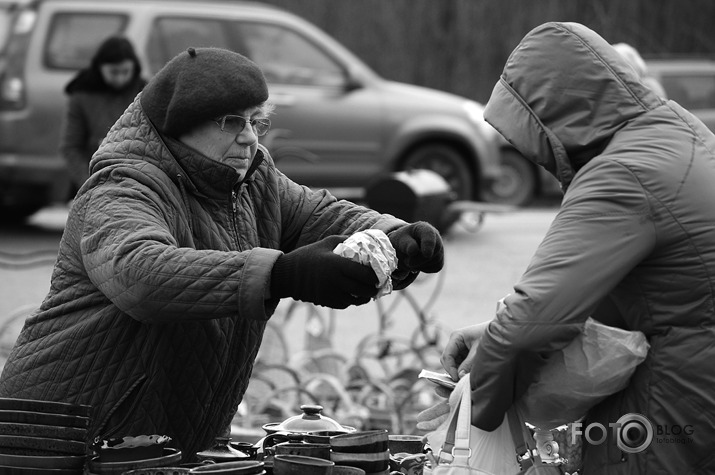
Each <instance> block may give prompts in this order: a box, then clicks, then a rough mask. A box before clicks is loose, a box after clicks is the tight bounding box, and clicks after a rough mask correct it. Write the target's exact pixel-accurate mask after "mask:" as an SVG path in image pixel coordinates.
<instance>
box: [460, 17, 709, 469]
mask: <svg viewBox="0 0 715 475" xmlns="http://www.w3.org/2000/svg"><path fill="white" fill-rule="evenodd" d="M485 117H486V119H487V120H488V121H489V122H490V123H492V124H493V125H494V126H495V127H496V128H497V129H498V130H499V131H500V132H501V133H502V134H503V135H504V136H505V137H506V138H507V139H508V140H509V141H511V142H512V143H513V144H514V145H515V146H516V147H517V149H519V150H520V151H521V152H522V153H524V154H525V155H526V156H527V157H528V158H530V159H531V160H533V161H534V162H536V163H538V164H540V165H541V166H543V167H544V168H546V169H547V170H549V171H550V172H552V173H553V174H554V175H555V176H556V177H557V178H558V179H559V180H560V182H561V184H562V186H563V188H564V189H565V190H566V191H565V194H564V198H563V203H562V206H561V209H560V210H559V213H558V214H557V216H556V217H555V219H554V221H553V223H552V225H551V227H550V229H549V231H548V232H547V234H546V236H545V238H544V240H543V241H542V242H541V244H540V246H539V248H538V249H537V251H536V253H535V255H534V257H533V259H532V260H531V262H530V263H529V266H528V268H527V270H526V272H525V274H524V275H523V276H522V277H521V279H520V280H519V281H518V282H517V284H516V285H515V286H514V292H513V293H512V294H511V295H509V296H508V297H506V299H505V304H506V305H505V307H504V309H503V310H502V311H500V312H499V313H498V315H497V316H496V318H495V320H494V321H493V322H491V323H490V325H489V327H488V330H487V333H486V334H485V337H484V339H483V340H482V341H481V343H480V345H479V348H478V351H477V355H476V360H475V362H474V366H473V368H474V369H473V372H472V375H473V378H472V380H473V382H472V384H473V393H472V400H473V408H474V412H473V416H474V417H473V422H474V423H475V424H476V425H477V426H479V427H481V428H485V429H489V430H491V429H492V428H494V427H495V426H497V425H498V424H499V423H501V421H502V417H503V415H504V412H505V411H506V410H507V408H508V407H509V406H510V405H511V404H512V402H513V401H514V400H515V399H516V398H518V397H519V396H520V395H521V394H522V393H523V392H524V390H525V389H526V387H527V386H528V385H529V383H530V381H531V380H532V379H533V377H534V374H535V372H536V371H537V370H538V368H539V367H540V366H541V365H542V364H543V362H544V361H545V357H546V356H547V355H548V354H549V352H552V351H554V350H558V349H561V348H563V347H564V346H565V345H566V344H568V342H569V341H570V340H571V339H572V338H573V337H574V336H575V334H576V333H577V332H578V331H579V329H580V328H581V326H582V325H583V322H584V320H585V319H586V318H587V317H588V316H594V318H596V319H598V320H601V321H603V322H605V323H608V324H611V325H617V326H621V327H623V328H626V329H629V330H639V331H641V332H643V333H644V334H645V335H646V337H647V338H648V341H649V343H650V351H649V354H648V357H647V359H646V361H645V362H644V363H643V364H641V365H640V366H639V367H638V368H637V369H636V372H635V374H634V376H633V378H632V379H631V381H630V384H629V386H628V387H627V388H626V389H625V390H623V391H622V392H620V393H618V394H615V395H613V396H611V397H609V398H608V399H606V400H605V401H604V402H602V403H601V404H600V405H598V406H597V407H596V408H594V409H593V410H592V411H591V412H590V413H589V415H588V418H587V420H586V421H585V422H584V427H586V426H587V425H588V424H589V423H592V422H598V423H600V424H602V425H604V426H605V427H607V428H609V427H610V426H609V424H614V423H616V422H617V421H618V420H619V418H621V417H622V416H624V415H626V414H630V413H638V414H642V415H644V416H645V417H646V418H647V419H648V420H649V421H650V423H651V429H652V431H653V432H652V435H653V436H654V437H653V440H652V443H651V444H650V446H649V447H648V448H647V449H645V451H642V452H639V453H628V451H624V450H621V449H620V448H619V447H618V445H617V440H616V438H615V437H613V434H612V432H611V430H610V429H609V432H608V438H607V440H606V441H605V442H604V443H602V444H594V445H591V444H588V443H585V446H586V447H585V461H584V473H585V474H586V475H589V474H593V473H604V474H605V473H608V474H621V473H622V474H648V475H654V474H674V473H678V474H686V473H713V472H715V452H713V447H714V446H715V431H713V427H715V391H713V388H715V365H713V364H712V362H713V361H715V206H714V205H713V204H714V203H715V136H714V135H713V134H712V133H711V132H710V131H709V130H708V129H707V128H706V127H705V126H704V125H703V124H702V122H701V121H699V120H698V119H697V118H695V117H694V116H693V115H692V114H690V113H689V112H688V111H686V110H684V109H683V108H682V107H680V106H679V105H678V104H676V103H674V102H672V101H664V100H662V99H661V98H659V97H658V96H657V95H656V94H655V93H653V92H652V91H651V90H650V89H648V88H647V87H645V86H644V85H643V84H642V83H641V82H640V81H639V80H638V78H637V77H636V75H635V72H634V71H633V69H632V68H631V67H630V66H629V65H628V64H627V63H625V62H624V60H623V59H622V58H621V57H620V56H619V55H618V53H617V52H616V51H615V50H614V49H613V48H612V47H611V46H610V45H609V44H608V43H607V42H606V41H605V40H604V39H603V38H601V37H599V36H598V35H597V34H595V33H594V32H592V31H591V30H589V29H587V28H585V27H583V26H582V25H578V24H573V23H548V24H545V25H542V26H541V27H538V28H536V29H534V30H533V31H532V32H531V33H529V34H528V35H527V36H526V37H525V38H524V39H523V40H522V42H521V43H520V44H519V46H517V48H516V49H515V50H514V52H513V53H512V55H511V56H510V57H509V60H508V61H507V64H506V66H505V68H504V72H503V74H502V77H501V79H500V80H499V82H498V84H497V85H496V87H495V89H494V92H493V94H492V97H491V99H490V100H489V103H488V104H487V107H486V111H485ZM686 426H687V432H688V433H689V439H688V438H686V437H683V438H681V439H680V440H675V439H673V438H672V437H670V436H667V435H664V434H672V433H673V431H676V432H679V433H681V435H683V436H685V434H682V431H683V429H685V428H686ZM643 435H647V431H644V432H643Z"/></svg>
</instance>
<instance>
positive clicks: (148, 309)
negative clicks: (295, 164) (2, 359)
mask: <svg viewBox="0 0 715 475" xmlns="http://www.w3.org/2000/svg"><path fill="white" fill-rule="evenodd" d="M267 99H268V89H267V85H266V82H265V79H264V76H263V73H262V72H261V70H260V69H259V68H258V67H257V66H256V65H255V64H254V63H253V62H252V61H250V60H249V59H248V58H246V57H244V56H242V55H240V54H238V53H234V52H231V51H228V50H224V49H219V48H189V49H188V50H187V51H185V52H182V53H181V54H179V55H178V56H176V57H175V58H173V59H172V60H171V61H170V62H168V63H167V65H166V66H165V67H164V68H162V69H161V70H160V71H159V72H158V73H157V74H156V75H155V76H154V77H153V78H152V80H151V81H150V82H149V83H148V84H147V86H146V87H145V88H144V90H143V91H142V92H141V93H140V94H139V95H138V96H137V98H136V99H135V100H134V102H133V103H132V104H131V105H130V106H129V107H128V108H127V110H126V111H125V112H124V114H123V115H122V116H121V117H120V118H119V120H117V122H116V123H115V125H114V126H113V127H112V129H111V130H110V131H109V133H108V135H107V137H106V139H105V140H104V141H103V143H102V145H101V146H100V147H99V149H98V150H97V152H96V153H95V154H94V156H93V158H92V161H91V163H90V171H91V174H90V177H89V179H88V180H87V181H86V182H85V183H84V185H83V186H82V187H81V188H80V190H79V192H78V193H77V196H76V198H75V199H74V201H73V204H72V206H71V208H70V211H69V216H68V219H67V225H66V228H65V231H64V234H63V237H62V240H61V243H60V250H59V256H58V259H57V262H56V265H55V268H54V271H53V274H52V280H51V285H50V291H49V293H48V295H47V297H46V298H45V300H44V301H43V302H42V304H41V307H40V308H39V309H38V310H37V311H36V312H35V313H34V314H33V315H32V316H31V317H29V318H28V320H27V321H26V323H25V325H24V327H23V329H22V331H21V333H20V335H19V337H18V339H17V341H16V343H15V346H14V348H13V350H12V352H11V355H10V356H9V358H8V360H7V363H6V364H5V367H4V369H3V372H2V375H1V376H0V397H14V398H25V399H28V398H29V399H40V400H50V401H62V402H68V403H74V404H85V405H90V406H92V408H93V416H92V418H91V420H90V425H89V430H88V436H89V439H88V441H92V440H94V439H95V438H100V439H108V438H113V437H124V436H138V435H143V434H146V435H149V434H159V435H166V436H169V437H171V438H172V444H174V446H175V447H177V448H179V449H180V450H181V451H182V456H183V459H184V461H191V460H192V459H194V457H195V455H196V453H197V452H200V451H202V450H205V449H207V448H209V447H210V446H212V445H213V443H214V440H215V437H217V436H220V435H222V434H224V433H225V431H226V429H228V427H229V426H230V423H231V420H232V418H233V416H234V414H235V412H236V410H237V407H238V404H239V403H240V402H241V399H242V396H243V394H244V392H245V391H246V387H247V385H248V382H249V378H250V376H251V371H252V368H253V363H254V360H255V358H256V354H257V352H258V349H259V346H260V344H261V338H262V335H263V333H264V330H265V327H266V322H267V321H268V319H269V318H270V317H271V315H272V314H273V312H274V311H275V309H276V306H277V305H278V303H279V300H280V299H282V298H289V297H290V298H294V299H297V300H302V301H304V302H311V303H314V304H317V305H322V306H327V307H331V308H346V307H348V306H350V305H361V304H365V303H367V302H368V301H370V299H371V298H372V297H373V296H375V295H376V293H377V291H378V289H377V286H376V284H377V282H378V279H377V276H376V275H375V272H374V271H373V270H372V268H370V267H369V266H366V265H362V264H359V263H357V262H354V261H352V260H351V259H348V258H344V257H341V256H339V255H338V254H335V253H334V252H333V250H334V249H335V247H336V246H337V245H338V244H339V243H341V242H343V241H344V240H345V239H346V238H347V237H348V236H349V235H351V234H353V233H356V232H358V231H362V230H367V229H377V230H381V231H384V232H385V233H386V234H387V236H388V237H389V240H390V242H391V243H392V245H393V246H394V248H395V251H396V254H397V258H398V266H397V270H395V271H394V272H393V274H392V282H393V288H394V289H402V288H404V287H406V286H407V285H409V284H410V283H411V282H412V281H414V279H415V277H416V276H417V274H418V273H419V272H420V271H424V272H438V271H439V270H440V269H441V268H442V266H443V261H444V249H443V244H442V240H441V237H440V235H439V233H438V231H437V230H436V229H435V228H434V227H433V226H431V225H430V224H428V223H425V222H416V223H412V224H408V223H406V222H404V221H402V220H399V219H397V218H395V217H393V216H390V215H383V214H379V213H377V212H376V211H373V210H370V209H367V208H364V207H361V206H358V205H356V204H353V203H351V202H348V201H339V200H337V199H336V198H335V197H333V196H332V195H331V194H330V193H329V192H327V191H325V190H311V189H309V188H307V187H304V186H301V185H298V184H297V183H295V182H293V181H291V180H290V179H288V178H287V177H286V176H285V175H283V174H282V173H281V172H280V171H279V170H278V169H277V168H276V166H275V164H274V163H273V159H272V158H271V156H270V154H269V152H268V150H267V149H266V148H265V147H263V146H262V145H260V144H259V143H258V136H260V135H263V134H265V133H266V132H267V131H268V128H269V126H270V119H269V118H268V116H269V114H270V111H271V106H270V103H268V102H267Z"/></svg>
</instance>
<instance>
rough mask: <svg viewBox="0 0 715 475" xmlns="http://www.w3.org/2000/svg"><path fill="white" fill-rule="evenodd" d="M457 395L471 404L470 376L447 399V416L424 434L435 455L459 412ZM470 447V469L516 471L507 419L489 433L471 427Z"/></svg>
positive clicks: (499, 471) (494, 472)
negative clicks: (448, 414) (462, 396)
mask: <svg viewBox="0 0 715 475" xmlns="http://www.w3.org/2000/svg"><path fill="white" fill-rule="evenodd" d="M460 395H464V397H466V398H468V399H467V400H469V401H471V388H470V387H469V373H467V374H466V375H464V376H463V377H462V378H461V379H460V380H459V382H458V383H457V386H456V387H455V388H454V390H453V391H452V394H451V395H450V397H449V405H450V411H451V412H450V417H448V418H447V419H446V420H445V421H444V422H443V423H442V424H441V425H440V426H439V427H438V428H437V429H435V430H434V431H432V432H430V433H428V434H427V435H426V438H427V442H428V443H429V445H430V447H432V450H433V451H434V452H435V456H437V452H438V451H439V450H440V448H441V447H442V446H443V444H444V439H445V435H446V432H447V425H448V424H449V420H450V419H451V415H452V413H453V412H455V411H457V410H458V409H459V401H460ZM469 446H470V448H471V449H472V451H471V455H470V457H469V467H472V468H475V469H479V470H482V471H484V472H487V473H493V474H512V473H518V472H519V464H518V463H517V462H516V456H515V454H516V449H515V447H514V440H513V438H512V435H511V430H510V429H509V422H508V420H507V418H506V417H504V421H503V422H502V424H501V425H500V426H499V427H497V428H496V429H495V430H493V431H492V432H486V431H483V430H481V429H478V428H477V427H474V426H471V427H470V433H469Z"/></svg>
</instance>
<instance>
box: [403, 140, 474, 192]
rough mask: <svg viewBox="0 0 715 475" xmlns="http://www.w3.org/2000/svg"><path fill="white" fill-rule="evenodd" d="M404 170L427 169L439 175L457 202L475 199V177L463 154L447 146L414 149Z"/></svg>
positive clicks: (429, 145)
mask: <svg viewBox="0 0 715 475" xmlns="http://www.w3.org/2000/svg"><path fill="white" fill-rule="evenodd" d="M401 169H402V170H413V169H427V170H431V171H433V172H435V173H437V174H439V175H440V176H441V177H442V178H444V180H445V181H446V182H447V184H448V185H449V187H450V189H451V190H452V191H453V192H454V195H455V196H454V198H455V199H457V200H472V199H474V197H475V196H474V191H475V185H474V175H473V173H472V171H471V170H470V168H469V165H468V164H467V161H466V159H465V157H464V155H463V154H461V153H460V152H459V151H458V150H457V149H455V148H454V147H452V146H449V145H446V144H439V143H433V144H427V145H422V146H420V147H418V148H416V149H414V150H413V151H412V152H410V154H409V155H408V156H407V157H406V158H405V160H404V161H403V162H402V167H401Z"/></svg>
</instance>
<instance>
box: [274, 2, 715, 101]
mask: <svg viewBox="0 0 715 475" xmlns="http://www.w3.org/2000/svg"><path fill="white" fill-rule="evenodd" d="M262 1H263V3H270V4H273V5H277V6H280V7H283V8H285V9H287V10H289V11H292V12H294V13H297V14H298V15H301V16H303V17H304V18H306V19H307V20H310V21H312V22H313V23H315V24H317V25H318V26H320V27H321V28H323V29H324V30H326V31H327V32H328V33H330V34H331V35H332V36H334V37H335V38H336V39H337V40H338V41H340V42H342V43H343V44H344V45H346V46H347V47H348V48H349V49H351V50H352V51H353V52H354V53H356V54H357V55H358V56H359V57H360V58H361V59H362V60H363V61H365V62H366V63H367V64H368V65H370V66H371V67H372V68H373V69H375V71H377V72H378V73H379V74H380V75H382V76H383V77H385V78H387V79H392V80H396V81H402V82H408V83H412V84H418V85H421V86H427V87H432V88H435V89H440V90H443V91H448V92H452V93H455V94H459V95H462V96H465V97H469V98H472V99H476V100H478V101H480V102H486V101H487V100H488V99H489V95H490V94H491V90H492V87H493V86H494V83H495V82H496V80H497V78H498V77H499V74H500V73H501V69H502V67H503V65H504V63H505V61H506V59H507V57H508V55H509V53H510V52H511V51H512V50H513V49H514V47H515V46H516V45H517V44H518V43H519V41H520V40H521V39H522V38H523V37H524V35H525V34H526V33H528V32H529V30H531V29H532V28H534V27H536V26H538V25H540V24H542V23H545V22H548V21H575V22H578V23H582V24H584V25H586V26H588V27H589V28H591V29H593V30H595V31H596V32H598V33H599V34H600V35H601V36H603V37H604V38H605V39H606V40H608V41H609V42H611V43H618V42H625V43H629V44H631V45H632V46H634V47H635V48H636V49H638V50H639V51H640V52H641V54H642V55H643V57H645V58H649V57H662V56H673V55H687V56H700V57H703V56H704V57H710V58H715V28H713V26H712V23H713V19H714V18H715V1H712V0H262Z"/></svg>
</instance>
